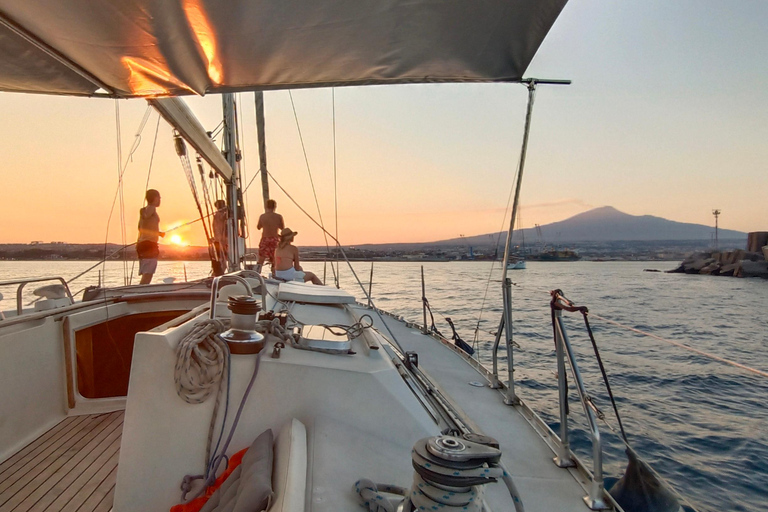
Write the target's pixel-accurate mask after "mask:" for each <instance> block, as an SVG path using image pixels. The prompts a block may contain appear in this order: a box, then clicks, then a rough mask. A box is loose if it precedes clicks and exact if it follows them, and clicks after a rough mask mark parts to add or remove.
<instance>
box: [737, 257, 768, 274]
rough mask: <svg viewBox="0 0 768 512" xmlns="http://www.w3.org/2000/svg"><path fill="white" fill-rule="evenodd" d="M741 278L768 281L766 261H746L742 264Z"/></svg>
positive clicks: (767, 264)
mask: <svg viewBox="0 0 768 512" xmlns="http://www.w3.org/2000/svg"><path fill="white" fill-rule="evenodd" d="M741 276H742V277H762V278H763V279H768V263H766V262H765V261H750V260H744V261H742V262H741Z"/></svg>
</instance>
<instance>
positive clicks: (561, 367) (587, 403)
mask: <svg viewBox="0 0 768 512" xmlns="http://www.w3.org/2000/svg"><path fill="white" fill-rule="evenodd" d="M555 301H557V297H555ZM554 331H555V348H556V357H557V386H558V392H559V403H560V444H559V446H558V453H557V456H556V457H555V459H554V460H555V464H557V465H558V466H559V467H569V466H574V465H575V462H574V460H573V459H572V458H571V450H570V441H569V440H568V381H567V378H566V369H565V360H566V357H567V358H568V363H569V364H568V366H570V368H571V375H572V376H573V380H574V383H575V385H576V391H577V392H578V394H579V400H580V402H581V405H582V406H583V407H584V414H585V415H586V417H587V421H588V422H589V429H590V435H591V438H592V484H591V486H590V489H589V494H588V495H587V496H585V497H584V502H585V503H586V504H587V506H588V507H589V508H590V509H591V510H604V509H609V508H611V507H610V505H609V504H608V503H607V502H606V500H605V484H604V482H603V444H602V439H601V437H600V429H599V428H598V425H597V416H596V408H595V405H594V404H593V403H592V398H591V397H590V396H589V394H587V391H586V389H585V388H584V381H583V380H582V378H581V372H580V371H579V365H578V364H577V363H576V356H575V355H574V352H573V347H572V346H571V342H570V340H569V339H568V332H567V331H566V329H565V324H564V323H563V312H562V309H558V308H557V307H554Z"/></svg>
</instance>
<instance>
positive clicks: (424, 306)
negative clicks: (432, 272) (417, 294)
mask: <svg viewBox="0 0 768 512" xmlns="http://www.w3.org/2000/svg"><path fill="white" fill-rule="evenodd" d="M426 298H427V289H426V286H425V285H424V265H422V266H421V310H422V313H424V329H422V332H423V333H424V334H427V333H428V332H429V331H428V329H427V303H426V301H425V299H426Z"/></svg>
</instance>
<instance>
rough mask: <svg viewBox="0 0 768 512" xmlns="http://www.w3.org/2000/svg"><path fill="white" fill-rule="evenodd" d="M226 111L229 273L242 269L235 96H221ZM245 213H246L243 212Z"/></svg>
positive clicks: (225, 146) (225, 148)
mask: <svg viewBox="0 0 768 512" xmlns="http://www.w3.org/2000/svg"><path fill="white" fill-rule="evenodd" d="M221 101H222V107H223V109H224V130H223V137H224V156H225V157H226V159H227V162H228V163H229V166H230V167H231V168H232V179H231V180H230V181H229V183H227V206H228V208H229V219H228V225H227V240H229V254H228V255H227V257H228V259H229V265H228V267H229V271H230V272H234V271H236V270H239V269H240V259H241V257H242V254H241V250H240V242H241V238H240V232H239V230H238V224H239V220H240V217H241V215H242V213H241V212H240V208H239V203H240V166H239V165H238V161H239V160H240V159H239V158H238V156H239V151H238V148H237V121H236V119H237V113H236V112H235V95H234V94H232V93H225V94H222V95H221ZM243 213H244V212H243Z"/></svg>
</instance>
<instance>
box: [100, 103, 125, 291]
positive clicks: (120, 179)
mask: <svg viewBox="0 0 768 512" xmlns="http://www.w3.org/2000/svg"><path fill="white" fill-rule="evenodd" d="M115 129H116V134H117V191H118V196H119V198H120V208H119V211H120V241H121V242H122V244H123V245H125V239H126V230H125V197H124V194H123V173H122V165H123V139H122V134H121V131H120V100H118V99H117V98H115ZM107 232H109V227H107ZM105 243H106V241H105ZM123 284H126V285H127V284H128V261H127V260H126V256H125V253H123Z"/></svg>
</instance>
